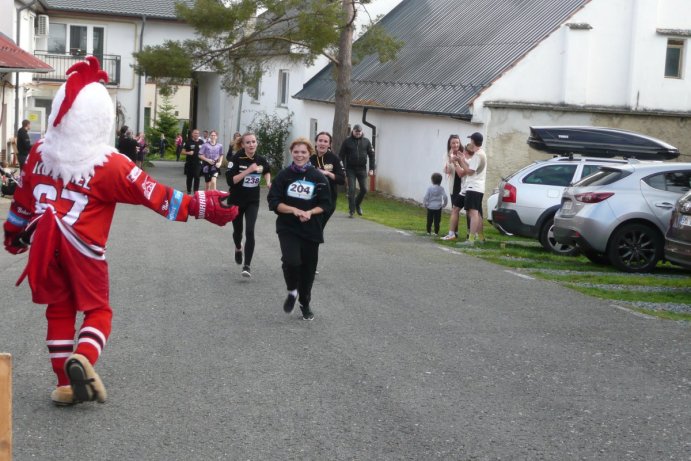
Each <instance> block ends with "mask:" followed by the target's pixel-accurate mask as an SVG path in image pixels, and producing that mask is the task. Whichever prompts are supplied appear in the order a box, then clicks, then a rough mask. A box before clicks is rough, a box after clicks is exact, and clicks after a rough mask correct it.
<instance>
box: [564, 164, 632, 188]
mask: <svg viewBox="0 0 691 461" xmlns="http://www.w3.org/2000/svg"><path fill="white" fill-rule="evenodd" d="M630 174H631V172H630V171H624V170H618V169H614V168H607V167H600V171H596V172H595V173H593V174H591V175H590V176H588V177H586V178H583V179H581V180H580V181H578V182H577V183H576V184H574V186H575V187H584V186H606V185H607V184H612V183H613V182H616V181H619V180H620V179H622V178H625V177H627V176H628V175H630Z"/></svg>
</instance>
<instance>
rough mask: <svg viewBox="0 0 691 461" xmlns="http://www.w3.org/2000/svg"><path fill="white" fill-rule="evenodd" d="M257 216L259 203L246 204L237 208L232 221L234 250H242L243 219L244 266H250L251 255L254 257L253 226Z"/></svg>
mask: <svg viewBox="0 0 691 461" xmlns="http://www.w3.org/2000/svg"><path fill="white" fill-rule="evenodd" d="M257 214H259V203H257V202H254V203H248V204H247V205H245V206H240V207H238V216H237V218H235V219H233V242H235V248H236V249H240V248H242V231H243V218H244V221H245V222H244V224H245V225H246V227H245V229H244V230H245V260H244V263H243V264H244V265H245V266H249V265H251V264H252V255H254V225H255V224H256V222H257Z"/></svg>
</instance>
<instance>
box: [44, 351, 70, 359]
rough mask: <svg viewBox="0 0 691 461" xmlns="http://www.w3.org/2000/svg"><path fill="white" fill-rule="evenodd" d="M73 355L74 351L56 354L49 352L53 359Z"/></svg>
mask: <svg viewBox="0 0 691 461" xmlns="http://www.w3.org/2000/svg"><path fill="white" fill-rule="evenodd" d="M70 355H72V352H56V353H54V354H48V356H49V357H50V358H51V359H66V358H67V357H69V356H70Z"/></svg>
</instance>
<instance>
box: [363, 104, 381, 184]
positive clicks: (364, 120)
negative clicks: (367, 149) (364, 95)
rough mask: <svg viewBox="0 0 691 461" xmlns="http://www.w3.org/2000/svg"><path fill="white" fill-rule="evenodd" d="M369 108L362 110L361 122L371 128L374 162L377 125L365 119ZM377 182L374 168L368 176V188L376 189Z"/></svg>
mask: <svg viewBox="0 0 691 461" xmlns="http://www.w3.org/2000/svg"><path fill="white" fill-rule="evenodd" d="M368 110H369V107H365V108H364V110H363V111H362V124H363V125H365V126H368V127H369V128H370V129H371V130H372V150H374V155H375V163H378V162H377V161H376V155H377V150H376V147H377V127H376V126H375V125H373V124H372V123H370V122H368V121H367V111H368ZM376 183H377V170H374V174H373V175H372V176H370V177H369V190H372V191H373V190H376V188H375V187H374V186H375V185H376Z"/></svg>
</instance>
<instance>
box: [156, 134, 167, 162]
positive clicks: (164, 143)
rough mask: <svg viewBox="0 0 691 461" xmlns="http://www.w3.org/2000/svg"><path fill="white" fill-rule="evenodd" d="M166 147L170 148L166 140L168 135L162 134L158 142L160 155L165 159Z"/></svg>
mask: <svg viewBox="0 0 691 461" xmlns="http://www.w3.org/2000/svg"><path fill="white" fill-rule="evenodd" d="M166 147H168V140H167V139H166V135H165V134H163V133H161V139H159V140H158V155H160V156H161V158H163V155H165V153H166Z"/></svg>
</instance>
